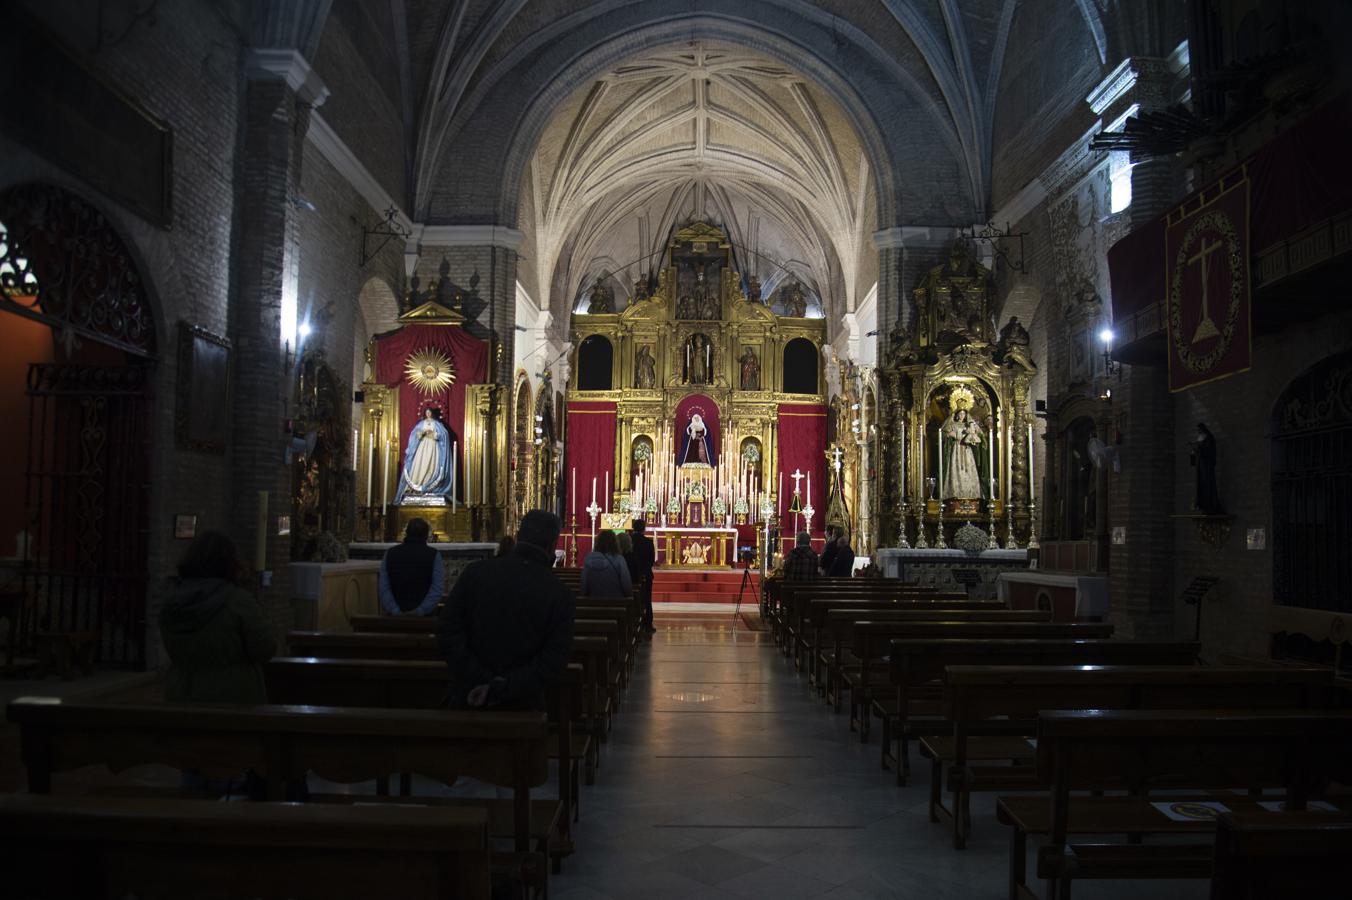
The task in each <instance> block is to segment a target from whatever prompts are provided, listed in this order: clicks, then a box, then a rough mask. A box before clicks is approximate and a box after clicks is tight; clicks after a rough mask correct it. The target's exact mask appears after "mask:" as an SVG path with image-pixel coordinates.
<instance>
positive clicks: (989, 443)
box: [986, 433, 995, 500]
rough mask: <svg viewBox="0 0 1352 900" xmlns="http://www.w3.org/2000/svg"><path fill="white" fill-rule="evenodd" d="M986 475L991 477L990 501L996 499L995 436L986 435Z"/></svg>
mask: <svg viewBox="0 0 1352 900" xmlns="http://www.w3.org/2000/svg"><path fill="white" fill-rule="evenodd" d="M986 474H987V475H989V476H990V480H991V493H990V499H991V500H994V499H995V435H994V434H993V433H992V434H987V435H986Z"/></svg>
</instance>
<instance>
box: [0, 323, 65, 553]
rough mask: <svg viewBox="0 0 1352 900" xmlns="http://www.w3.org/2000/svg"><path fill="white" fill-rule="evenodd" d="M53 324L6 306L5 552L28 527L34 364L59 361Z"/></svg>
mask: <svg viewBox="0 0 1352 900" xmlns="http://www.w3.org/2000/svg"><path fill="white" fill-rule="evenodd" d="M53 361H54V348H53V346H52V330H51V329H50V328H49V327H47V326H46V325H43V324H40V323H38V322H33V321H30V320H28V319H25V318H23V317H22V316H17V315H14V314H12V313H6V312H0V498H3V500H0V557H8V556H13V555H14V553H15V542H14V536H15V535H16V534H18V533H19V531H21V530H22V529H23V527H24V523H25V519H26V511H25V509H24V488H25V483H24V467H25V466H26V465H27V453H28V449H27V448H28V397H27V395H26V394H25V387H26V384H27V379H28V365H29V363H35V362H53Z"/></svg>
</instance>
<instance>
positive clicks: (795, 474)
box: [789, 469, 807, 522]
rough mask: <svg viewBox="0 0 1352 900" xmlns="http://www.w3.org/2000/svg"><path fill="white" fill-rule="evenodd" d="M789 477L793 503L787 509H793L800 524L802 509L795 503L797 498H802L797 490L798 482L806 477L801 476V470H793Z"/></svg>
mask: <svg viewBox="0 0 1352 900" xmlns="http://www.w3.org/2000/svg"><path fill="white" fill-rule="evenodd" d="M789 477H790V478H792V479H793V499H794V502H793V503H792V504H790V505H789V508H790V509H793V510H794V512H795V513H797V514H798V517H799V522H801V521H802V515H803V514H802V512H801V510H802V507H801V506H798V502H797V501H798V498H799V497H801V496H802V493H801V492H800V491H799V490H798V483H799V482H800V481H802V480H803V479H804V478H806V477H807V476H806V475H804V474H803V472H802V470H801V469H794V470H793V474H792V475H790V476H789ZM794 507H798V508H797V509H794Z"/></svg>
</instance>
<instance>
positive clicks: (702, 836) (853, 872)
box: [550, 614, 1207, 900]
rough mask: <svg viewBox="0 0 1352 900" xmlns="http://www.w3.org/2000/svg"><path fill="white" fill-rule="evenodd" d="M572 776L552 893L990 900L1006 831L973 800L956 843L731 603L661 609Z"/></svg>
mask: <svg viewBox="0 0 1352 900" xmlns="http://www.w3.org/2000/svg"><path fill="white" fill-rule="evenodd" d="M657 625H658V629H659V630H658V634H657V635H655V636H654V639H653V642H652V644H651V645H650V647H649V649H648V650H647V651H645V652H642V653H641V654H640V657H639V661H638V663H637V665H636V667H635V672H634V680H633V683H632V685H631V687H630V690H629V692H628V695H627V697H626V699H625V703H624V707H623V712H622V714H621V715H619V716H617V717H616V719H615V728H614V731H613V732H612V734H611V736H610V740H609V741H608V742H607V744H605V745H604V746H603V749H602V756H601V766H602V768H601V769H600V771H599V773H598V776H597V783H596V785H595V786H593V787H589V788H584V789H583V795H582V802H583V807H582V820H581V822H580V823H578V824H577V825H575V826H574V828H575V834H576V837H577V844H578V848H579V852H578V853H577V855H575V856H573V857H572V858H571V859H569V860H568V861H567V862H566V863H565V865H564V872H563V874H561V875H557V876H554V877H553V878H552V879H551V883H550V893H551V896H552V897H554V898H555V900H603V898H614V900H626V898H642V900H676V898H733V897H740V898H784V900H793V898H799V897H830V898H917V900H920V898H925V900H968V898H970V900H1003V898H1004V897H1005V896H1006V889H1005V877H1006V866H1007V860H1008V833H1007V830H1006V829H1004V828H1002V827H1000V826H999V825H998V824H997V823H996V821H995V817H994V800H993V798H990V797H986V798H978V800H977V804H976V806H977V809H978V810H979V812H978V818H977V821H976V830H975V833H974V834H973V836H972V839H971V841H970V843H969V845H968V849H967V850H965V851H962V852H959V851H955V850H953V848H952V846H951V843H950V839H949V835H948V831H947V830H946V829H945V828H943V827H941V826H939V825H934V824H931V823H930V822H929V821H928V818H927V815H926V798H927V795H928V790H929V786H928V770H927V769H926V768H924V767H923V766H917V767H916V768H915V772H916V777H914V778H913V779H912V784H911V785H910V786H908V787H906V788H897V787H895V785H894V783H893V780H892V774H891V773H890V772H885V771H883V770H882V769H880V768H879V765H878V745H877V742H876V739H875V740H874V741H873V742H871V743H869V744H864V745H861V744H859V742H858V740H857V739H856V738H855V737H854V735H853V734H852V733H851V732H850V731H849V726H848V723H847V721H846V717H845V716H844V715H835V714H833V713H832V712H831V711H830V709H829V708H828V707H827V706H826V705H825V704H824V703H820V702H818V701H817V700H816V699H815V698H814V697H813V696H812V695H811V694H810V693H809V690H808V688H807V685H806V680H805V678H803V677H801V676H799V675H798V674H797V673H795V672H794V670H793V667H792V664H791V663H789V662H788V661H786V660H785V659H784V658H783V657H781V656H780V655H779V653H778V652H777V650H776V648H775V646H774V643H773V641H772V639H771V638H770V635H769V634H768V633H767V632H753V631H750V630H748V629H747V628H746V626H745V625H742V624H741V623H740V622H736V621H735V620H734V619H733V617H732V616H731V615H730V614H729V615H726V616H717V617H714V616H680V615H668V616H660V615H659V618H658V620H657ZM1075 891H1076V896H1077V897H1080V898H1128V897H1139V896H1143V895H1145V894H1144V892H1148V894H1149V896H1151V897H1166V898H1174V897H1176V898H1180V900H1182V898H1197V900H1201V898H1204V897H1205V896H1206V894H1207V883H1206V882H1205V881H1197V882H1183V883H1177V884H1172V883H1167V882H1158V881H1152V882H1148V883H1146V882H1135V883H1117V884H1108V883H1104V884H1096V883H1092V882H1081V883H1077V884H1076V886H1075Z"/></svg>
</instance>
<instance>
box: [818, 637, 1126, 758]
mask: <svg viewBox="0 0 1352 900" xmlns="http://www.w3.org/2000/svg"><path fill="white" fill-rule="evenodd" d="M1112 635H1113V627H1112V626H1111V625H1105V624H1070V623H1064V622H1000V621H988V622H968V621H963V620H943V621H935V620H929V621H923V622H902V621H889V620H887V619H864V620H860V621H856V622H855V623H854V626H853V627H852V628H851V630H850V643H849V651H850V653H851V654H853V656H854V658H855V659H856V660H857V661H858V668H857V669H855V668H850V669H848V670H844V671H842V674H841V679H842V681H843V682H844V683H846V684H847V685H848V686H849V688H850V724H851V726H853V727H855V728H857V729H858V731H859V740H860V741H861V742H866V741H867V740H868V736H869V730H870V725H871V720H872V717H873V713H874V712H875V711H876V712H877V713H878V714H879V716H880V717H881V718H882V720H883V747H882V749H883V768H887V763H888V760H889V756H888V753H889V750H890V747H889V742H888V726H889V724H890V722H889V718H890V717H892V716H895V715H896V709H895V707H893V705H892V704H891V700H890V697H888V695H889V694H891V693H893V691H891V690H887V689H886V687H887V682H886V681H885V680H884V679H886V678H887V675H886V673H887V662H886V659H887V657H888V656H889V655H890V654H891V652H892V642H893V641H894V640H899V639H905V638H913V639H917V640H926V639H941V638H961V639H965V640H986V639H991V640H998V639H1002V638H1003V639H1041V640H1103V639H1106V638H1110V637H1112ZM942 674H943V671H942V670H940V671H939V673H938V674H936V675H935V680H936V681H937V680H938V678H939V677H940V676H941V675H942ZM879 688H882V689H884V690H883V694H882V696H881V697H878V696H875V689H879ZM920 693H923V689H919V688H918V685H917V691H916V696H915V697H914V698H913V699H915V700H917V701H918V702H920V703H921V704H922V706H924V705H927V707H928V708H927V709H925V710H924V711H926V712H929V713H934V712H937V711H938V702H939V688H938V687H937V686H936V687H934V688H933V689H930V690H929V693H930V694H932V695H933V696H932V697H930V698H922V697H920V696H919V695H920ZM875 708H876V709H875Z"/></svg>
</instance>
